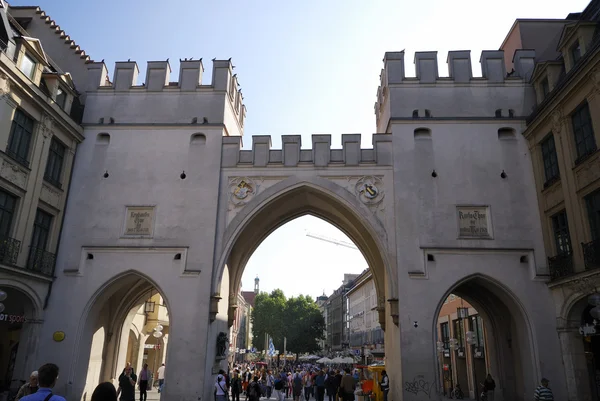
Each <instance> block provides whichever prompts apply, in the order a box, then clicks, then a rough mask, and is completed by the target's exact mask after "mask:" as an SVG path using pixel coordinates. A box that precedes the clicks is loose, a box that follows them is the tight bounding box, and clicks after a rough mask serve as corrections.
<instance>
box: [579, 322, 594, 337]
mask: <svg viewBox="0 0 600 401" xmlns="http://www.w3.org/2000/svg"><path fill="white" fill-rule="evenodd" d="M579 334H581V335H583V336H586V337H587V336H594V335H596V334H597V333H596V326H594V325H591V324H587V323H586V324H585V325H584V326H581V327H579Z"/></svg>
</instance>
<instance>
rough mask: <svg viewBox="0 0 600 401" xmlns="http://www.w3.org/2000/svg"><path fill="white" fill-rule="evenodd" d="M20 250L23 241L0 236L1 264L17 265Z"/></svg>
mask: <svg viewBox="0 0 600 401" xmlns="http://www.w3.org/2000/svg"><path fill="white" fill-rule="evenodd" d="M20 250H21V241H19V240H16V239H14V238H10V237H1V236H0V263H3V264H5V265H11V266H14V265H16V264H17V258H18V257H19V251H20Z"/></svg>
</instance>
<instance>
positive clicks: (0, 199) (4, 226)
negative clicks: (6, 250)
mask: <svg viewBox="0 0 600 401" xmlns="http://www.w3.org/2000/svg"><path fill="white" fill-rule="evenodd" d="M16 204H17V198H16V197H15V196H12V195H11V194H9V193H7V192H4V191H1V190H0V236H1V237H10V229H11V226H12V219H13V215H14V212H15V206H16Z"/></svg>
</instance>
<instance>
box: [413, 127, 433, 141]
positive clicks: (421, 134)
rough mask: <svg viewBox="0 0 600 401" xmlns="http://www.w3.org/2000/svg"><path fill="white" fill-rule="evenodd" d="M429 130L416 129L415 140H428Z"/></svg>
mask: <svg viewBox="0 0 600 401" xmlns="http://www.w3.org/2000/svg"><path fill="white" fill-rule="evenodd" d="M430 138H431V130H430V129H429V128H424V127H422V128H417V129H415V139H430Z"/></svg>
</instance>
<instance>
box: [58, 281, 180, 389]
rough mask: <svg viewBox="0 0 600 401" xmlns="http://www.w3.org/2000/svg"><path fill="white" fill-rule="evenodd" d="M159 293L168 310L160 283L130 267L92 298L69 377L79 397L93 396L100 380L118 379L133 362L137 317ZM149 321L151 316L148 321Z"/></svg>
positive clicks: (80, 331) (145, 319)
mask: <svg viewBox="0 0 600 401" xmlns="http://www.w3.org/2000/svg"><path fill="white" fill-rule="evenodd" d="M157 293H158V294H160V296H161V297H162V299H163V300H164V303H165V305H166V308H167V309H168V300H167V299H166V298H165V297H164V293H163V292H162V290H161V288H160V287H159V286H158V284H157V283H155V282H154V281H152V280H151V279H150V278H149V277H147V276H146V275H144V274H143V273H141V272H138V271H136V270H128V271H126V272H123V273H120V274H118V275H116V276H114V277H112V278H111V279H109V280H107V281H106V282H105V283H104V284H103V285H101V286H100V287H99V288H98V290H97V291H96V292H95V293H94V294H93V296H91V297H90V300H89V301H88V303H87V305H86V307H85V308H84V312H83V313H82V315H81V319H80V323H79V330H78V336H77V343H76V346H75V347H74V349H73V359H74V361H75V362H74V363H73V364H72V365H71V366H72V371H71V372H70V377H69V379H70V380H71V381H72V382H73V383H77V385H75V384H74V388H73V391H74V395H75V396H76V397H77V396H83V398H84V399H85V398H89V397H90V395H91V392H92V391H93V389H94V388H95V386H96V385H97V384H98V383H99V382H102V381H112V382H115V380H116V379H117V378H118V376H119V374H120V373H121V371H122V369H123V368H124V366H125V362H133V361H126V358H127V354H128V352H129V353H130V354H132V355H133V353H132V352H131V351H130V350H128V348H129V343H130V341H129V333H130V326H131V323H132V320H133V316H134V315H135V311H137V310H138V309H140V307H141V306H142V305H144V303H145V301H146V300H148V299H149V297H151V296H152V294H157ZM149 320H150V317H149V315H147V316H146V317H145V318H144V324H145V325H148V324H149V323H148V322H149ZM146 329H147V327H146ZM133 356H135V355H133ZM135 360H136V359H134V361H135ZM133 364H134V365H135V363H133ZM82 372H83V375H82ZM82 376H83V377H82ZM86 377H87V379H86V380H82V379H84V378H86Z"/></svg>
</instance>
